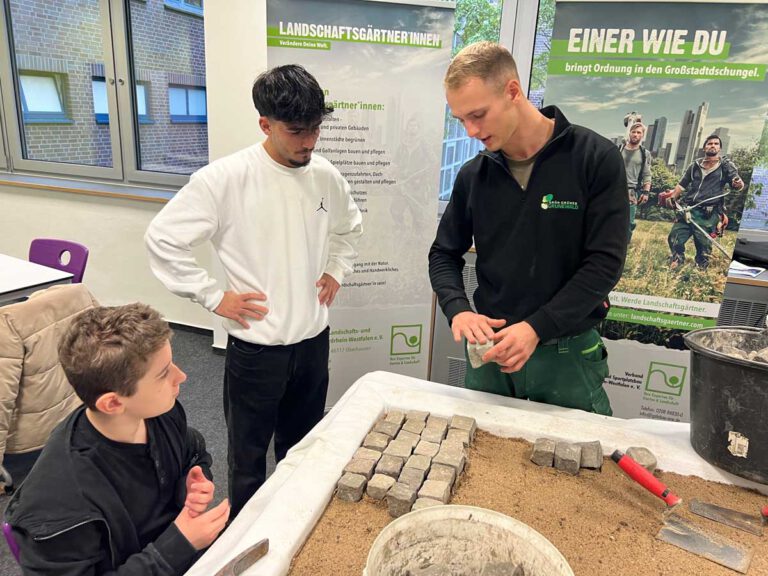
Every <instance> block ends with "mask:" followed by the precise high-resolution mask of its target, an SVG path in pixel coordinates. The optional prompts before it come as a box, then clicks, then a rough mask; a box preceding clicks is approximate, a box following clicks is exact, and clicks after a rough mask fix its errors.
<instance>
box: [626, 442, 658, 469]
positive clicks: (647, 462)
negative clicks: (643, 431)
mask: <svg viewBox="0 0 768 576" xmlns="http://www.w3.org/2000/svg"><path fill="white" fill-rule="evenodd" d="M627 456H629V457H630V458H632V459H633V460H634V461H635V462H637V463H638V464H640V466H642V467H643V468H645V469H646V470H648V472H650V473H651V474H653V473H654V472H655V471H656V466H657V464H658V463H657V461H656V456H654V455H653V452H651V451H650V450H648V448H645V447H644V446H632V447H631V448H627Z"/></svg>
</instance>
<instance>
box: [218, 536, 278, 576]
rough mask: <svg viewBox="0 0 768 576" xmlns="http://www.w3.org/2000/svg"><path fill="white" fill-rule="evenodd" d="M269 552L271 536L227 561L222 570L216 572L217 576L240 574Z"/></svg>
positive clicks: (236, 575) (238, 575)
mask: <svg viewBox="0 0 768 576" xmlns="http://www.w3.org/2000/svg"><path fill="white" fill-rule="evenodd" d="M267 552H269V538H264V539H263V540H259V541H258V542H256V544H254V545H253V546H249V547H248V548H246V549H245V550H244V551H242V552H241V553H240V554H238V555H237V556H235V558H233V559H232V560H230V561H229V562H227V563H226V564H225V565H224V567H223V568H222V569H221V570H219V571H218V572H216V576H240V575H241V574H243V573H244V572H245V571H246V570H248V568H250V567H251V566H252V565H253V564H254V563H255V562H256V561H257V560H259V559H260V558H261V557H262V556H264V555H265V554H266V553H267Z"/></svg>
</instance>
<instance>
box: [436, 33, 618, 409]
mask: <svg viewBox="0 0 768 576" xmlns="http://www.w3.org/2000/svg"><path fill="white" fill-rule="evenodd" d="M445 87H446V98H447V100H448V105H449V106H450V108H451V112H452V113H453V115H454V116H455V117H456V118H458V119H459V120H460V121H461V122H462V124H463V125H464V127H465V128H466V130H467V134H469V135H470V136H471V137H473V138H477V139H479V140H480V141H482V142H483V144H484V145H485V146H486V150H483V151H482V152H480V153H479V154H478V155H477V156H476V157H475V158H474V159H472V160H470V161H469V162H467V163H466V164H465V165H464V166H463V168H462V169H461V171H460V172H459V174H458V176H457V178H456V182H455V184H454V188H453V194H452V196H451V200H450V202H449V204H448V207H447V208H446V211H445V214H444V215H443V218H442V220H441V221H440V225H439V228H438V231H437V238H436V239H435V242H434V244H433V245H432V248H431V250H430V253H429V275H430V280H431V282H432V288H433V289H434V291H435V292H436V293H437V297H438V300H439V303H440V306H441V308H442V309H443V312H444V313H445V315H446V317H447V318H448V321H449V322H450V323H451V330H452V332H453V336H454V339H455V340H456V341H457V342H460V341H461V338H462V337H464V338H466V339H467V342H468V343H469V344H470V345H475V344H485V343H486V342H487V341H488V340H491V341H493V343H494V345H493V347H492V348H491V349H490V350H488V351H487V352H485V354H484V355H483V358H482V359H483V361H484V362H486V363H487V364H484V365H483V366H481V367H479V368H472V367H471V366H470V365H469V363H468V364H467V377H466V385H467V387H468V388H472V389H478V390H483V391H487V392H494V393H497V394H503V395H505V396H514V397H517V398H528V399H530V400H534V401H538V402H545V403H548V404H557V405H560V406H566V407H571V408H580V409H583V410H587V411H591V412H597V413H600V414H607V415H610V414H611V408H610V402H609V400H608V397H607V395H606V393H605V390H604V389H603V386H602V383H603V380H604V379H605V377H606V376H607V375H608V366H607V352H606V351H605V346H604V344H603V342H602V340H601V338H600V335H599V334H598V333H597V331H596V330H595V329H594V326H595V325H596V324H597V323H598V322H600V320H602V319H603V318H605V316H606V313H607V311H608V306H609V305H608V299H607V298H608V294H609V292H610V291H611V290H612V289H613V287H614V286H615V285H616V283H617V282H618V280H619V278H620V276H621V271H622V268H623V266H624V258H625V256H626V249H627V243H628V232H627V231H628V226H629V207H628V205H627V201H626V199H627V179H626V174H625V171H624V162H623V160H622V157H621V154H620V153H619V151H618V149H617V148H616V146H614V145H613V144H612V143H611V142H610V141H608V140H607V139H605V138H603V137H601V136H599V135H598V134H596V133H595V132H593V131H591V130H588V129H586V128H583V127H581V126H575V125H572V124H570V123H569V122H568V120H566V118H565V117H564V116H563V114H562V112H560V110H558V109H557V108H556V107H554V106H549V107H547V108H544V109H543V110H541V111H539V110H537V109H536V108H535V107H534V106H533V105H532V104H531V103H530V102H529V101H528V100H527V98H526V97H525V96H524V95H523V92H522V89H521V87H520V82H519V79H518V76H517V69H516V66H515V62H514V59H513V58H512V55H511V54H510V53H509V51H508V50H507V49H506V48H503V47H502V46H499V45H497V44H493V43H490V42H480V43H477V44H473V45H470V46H467V47H466V48H464V49H463V50H462V51H461V52H459V54H457V55H456V57H455V58H454V59H453V61H452V62H451V65H450V66H449V68H448V71H447V73H446V77H445ZM473 239H474V245H475V249H476V251H477V266H476V271H477V281H478V287H477V290H476V291H475V294H474V302H475V307H476V310H477V313H475V312H474V311H473V310H472V307H471V306H470V303H469V300H468V299H467V295H466V291H465V288H464V283H463V279H462V269H463V267H464V258H463V256H464V254H465V253H466V252H467V250H469V248H470V247H471V246H472V243H473Z"/></svg>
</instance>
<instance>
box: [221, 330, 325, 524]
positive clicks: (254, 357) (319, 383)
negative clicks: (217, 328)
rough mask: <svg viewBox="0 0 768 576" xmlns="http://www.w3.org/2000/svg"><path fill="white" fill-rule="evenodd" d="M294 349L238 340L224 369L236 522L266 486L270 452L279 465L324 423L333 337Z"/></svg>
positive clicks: (229, 348)
mask: <svg viewBox="0 0 768 576" xmlns="http://www.w3.org/2000/svg"><path fill="white" fill-rule="evenodd" d="M329 333H330V329H329V328H326V329H325V330H323V331H322V332H321V333H320V334H318V335H317V336H315V337H314V338H309V339H308V340H303V341H301V342H298V343H297V344H291V345H288V346H262V345H259V344H251V343H250V342H244V341H243V340H239V339H238V338H234V337H233V336H230V337H229V341H228V342H227V358H226V364H225V369H224V417H225V419H226V421H227V444H228V445H227V464H228V468H229V499H230V503H231V505H232V517H233V518H234V516H235V515H236V514H237V513H238V512H240V510H241V509H242V508H243V506H245V504H246V502H248V500H249V498H250V497H251V496H253V494H254V492H256V490H258V489H259V487H260V486H261V485H262V484H263V483H264V480H265V479H266V475H267V458H266V454H267V448H268V447H269V441H270V439H271V438H272V434H273V433H274V435H275V459H276V460H277V461H278V462H280V460H282V459H283V458H284V457H285V453H286V452H288V450H289V449H290V448H291V447H292V446H293V445H294V444H296V443H297V442H298V441H299V440H301V439H302V438H303V437H304V435H305V434H306V433H307V432H309V431H310V430H311V429H312V427H313V426H314V425H315V424H317V423H318V422H319V421H320V420H321V419H322V417H323V412H324V410H325V397H326V394H327V392H328V350H329V348H328V334H329Z"/></svg>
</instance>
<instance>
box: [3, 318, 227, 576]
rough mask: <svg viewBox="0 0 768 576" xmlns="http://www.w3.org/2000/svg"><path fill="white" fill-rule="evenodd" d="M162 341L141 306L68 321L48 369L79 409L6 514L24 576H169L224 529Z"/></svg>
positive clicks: (223, 513) (160, 323) (164, 329)
mask: <svg viewBox="0 0 768 576" xmlns="http://www.w3.org/2000/svg"><path fill="white" fill-rule="evenodd" d="M170 336H171V330H170V328H169V327H168V324H167V322H165V321H164V320H163V319H162V318H161V317H160V314H159V313H158V312H157V311H156V310H153V309H152V308H150V307H149V306H146V305H143V304H129V305H127V306H119V307H115V308H107V307H98V308H93V309H91V310H87V311H86V312H83V313H82V314H80V315H79V316H77V317H76V318H75V319H74V320H73V322H72V324H71V325H70V328H69V330H68V331H67V333H66V334H65V336H64V338H63V339H62V342H61V344H60V346H59V358H60V361H61V364H62V367H63V368H64V372H65V373H66V375H67V379H68V380H69V382H70V383H71V384H72V386H73V388H74V389H75V392H76V393H77V395H78V397H79V398H80V399H81V400H82V401H83V403H84V406H82V407H80V408H79V409H77V410H75V411H74V412H73V413H72V414H71V415H70V416H69V417H67V418H66V419H65V420H64V421H63V422H62V423H61V424H59V426H58V427H57V428H56V429H55V430H54V432H53V434H52V435H51V437H50V439H49V440H48V442H47V443H46V446H45V448H44V449H43V452H42V454H41V455H40V458H39V459H38V461H37V462H36V463H35V466H34V468H32V471H31V472H30V474H29V476H28V477H27V478H26V480H25V481H24V482H23V483H22V485H21V486H20V487H19V490H18V491H17V492H16V494H15V495H14V496H13V498H12V500H11V501H10V503H9V504H8V509H7V510H6V519H7V521H8V522H9V523H10V524H11V526H12V528H13V534H14V536H15V539H16V541H17V542H18V543H19V547H20V552H21V554H20V563H21V567H22V571H23V572H24V574H25V575H31V574H40V575H43V574H44V575H46V576H106V575H114V576H132V575H135V576H148V575H152V576H177V575H178V576H180V575H181V574H183V573H184V572H186V571H187V569H188V568H189V567H190V565H191V564H192V562H193V561H194V560H195V559H196V557H197V556H198V555H199V551H200V550H202V549H204V548H206V547H208V546H209V545H210V544H211V543H212V542H213V541H214V540H215V539H216V537H217V536H218V535H219V533H220V532H221V530H222V529H223V528H224V526H225V525H226V522H227V519H228V518H229V502H228V501H227V500H224V501H223V502H222V503H221V504H219V505H218V506H216V507H214V508H211V509H210V510H208V506H209V504H210V503H211V502H212V500H213V493H214V485H213V482H212V481H211V480H210V477H211V472H210V466H211V456H210V455H209V454H208V452H207V451H206V449H205V442H204V441H203V437H202V436H201V435H200V433H199V432H197V431H196V430H193V429H192V428H189V427H187V420H186V416H185V414H184V410H183V409H182V407H181V404H179V403H178V402H177V401H176V397H177V396H178V395H179V385H180V384H181V383H182V382H184V380H186V375H185V374H184V372H182V371H181V370H179V368H178V367H177V366H176V365H175V364H174V363H173V360H172V354H171V345H170V341H169V339H170Z"/></svg>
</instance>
